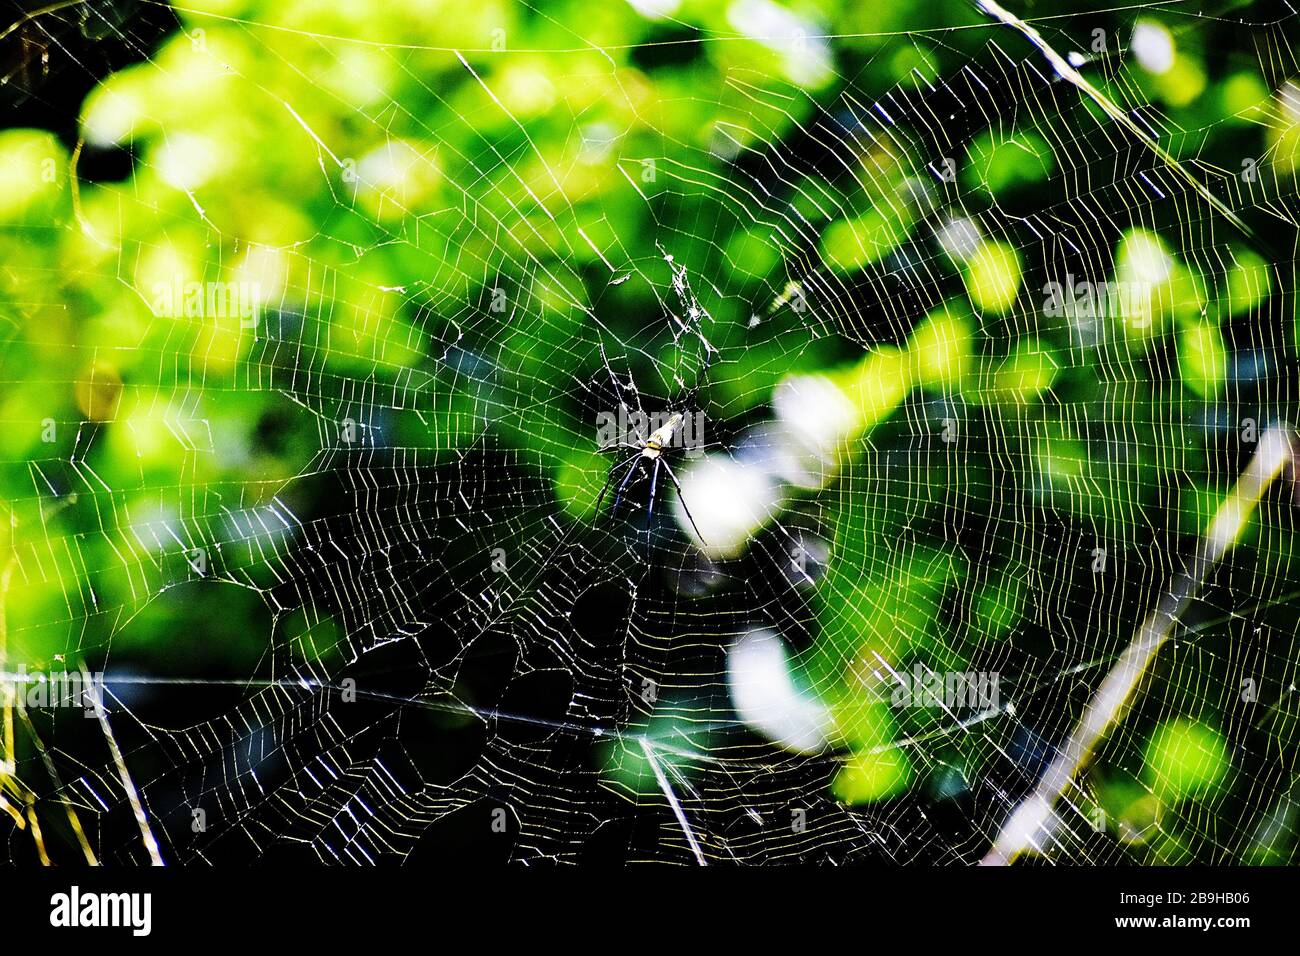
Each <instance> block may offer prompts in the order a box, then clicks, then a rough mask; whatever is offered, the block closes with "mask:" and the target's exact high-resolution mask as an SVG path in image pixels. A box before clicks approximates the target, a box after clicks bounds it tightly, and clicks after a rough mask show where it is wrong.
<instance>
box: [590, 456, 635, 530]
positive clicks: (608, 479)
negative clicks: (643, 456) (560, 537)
mask: <svg viewBox="0 0 1300 956" xmlns="http://www.w3.org/2000/svg"><path fill="white" fill-rule="evenodd" d="M636 458H637V456H636V455H633V456H632V457H631V458H625V459H623V460H622V461H620V462H619V463H618V464H617V465H614V466H612V467H611V468H610V469H609V474H607V475H606V476H605V483H604V484H603V485H601V487H600V494H599V495H597V496H596V507H595V509H594V510H593V512H592V520H593V521H595V520H596V517H597V516H598V515H599V514H600V506H601V505H602V504H603V503H604V501H605V495H606V494H607V493H608V492H609V486H610V485H611V484H613V482H614V475H615V474H616V473H617V472H618V470H619V469H620V468H622V467H623V466H624V465H627V464H631V463H632V462H634V461H635V460H636ZM619 490H620V491H621V490H622V486H621V485H620V486H619Z"/></svg>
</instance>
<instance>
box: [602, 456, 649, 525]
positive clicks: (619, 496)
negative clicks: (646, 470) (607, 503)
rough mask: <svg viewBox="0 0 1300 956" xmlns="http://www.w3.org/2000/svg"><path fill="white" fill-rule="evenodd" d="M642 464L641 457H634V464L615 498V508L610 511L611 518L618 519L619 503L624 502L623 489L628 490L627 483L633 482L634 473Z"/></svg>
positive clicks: (621, 483) (631, 465)
mask: <svg viewBox="0 0 1300 956" xmlns="http://www.w3.org/2000/svg"><path fill="white" fill-rule="evenodd" d="M640 463H641V456H640V455H634V456H633V457H632V464H630V465H629V466H628V469H627V474H626V475H624V476H623V480H622V481H621V482H620V483H619V486H618V494H616V495H615V496H614V507H613V508H610V509H609V516H610V517H611V518H616V517H618V506H619V503H620V502H621V501H622V500H623V489H624V488H626V487H627V483H628V482H629V481H631V480H632V473H633V472H634V471H636V466H637V465H639V464H640ZM620 467H621V466H620Z"/></svg>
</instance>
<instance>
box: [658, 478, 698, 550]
mask: <svg viewBox="0 0 1300 956" xmlns="http://www.w3.org/2000/svg"><path fill="white" fill-rule="evenodd" d="M664 469H665V470H666V471H667V472H668V477H669V478H670V479H671V480H672V483H673V487H674V488H676V489H677V500H678V501H680V502H681V503H682V510H683V511H685V512H686V518H687V520H688V521H690V523H691V527H692V528H694V529H695V534H696V536H697V537H698V538H699V539H700V540H701V541H704V543H705V544H708V543H709V542H708V541H706V540H705V538H704V535H702V534H700V527H699V525H697V524H696V523H695V516H694V515H692V514H691V509H690V508H688V507H686V496H685V495H684V494H682V483H681V482H680V481H678V480H677V475H676V474H675V473H674V472H673V466H672V465H670V464H668V462H666V461H665V462H664Z"/></svg>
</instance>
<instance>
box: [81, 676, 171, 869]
mask: <svg viewBox="0 0 1300 956" xmlns="http://www.w3.org/2000/svg"><path fill="white" fill-rule="evenodd" d="M81 675H82V679H83V680H84V681H85V687H86V693H87V694H88V695H89V696H90V699H91V702H92V703H93V704H94V707H95V716H96V717H98V718H99V726H100V728H101V729H102V730H103V731H104V739H105V740H107V741H108V749H109V751H110V752H111V753H112V754H113V763H114V764H115V765H116V766H117V773H118V776H119V777H120V778H121V780H122V786H123V787H124V788H125V789H126V797H127V799H128V800H129V801H130V802H131V809H132V810H133V811H134V812H135V822H136V823H137V824H138V825H139V827H140V836H141V838H142V839H143V840H144V847H145V849H146V850H148V851H149V859H150V861H151V862H152V863H153V865H154V866H162V865H163V858H162V853H161V852H160V851H159V849H158V841H157V840H156V839H155V838H154V835H153V830H152V829H151V828H150V826H149V817H148V816H147V815H146V814H145V812H144V804H142V803H141V802H140V795H139V794H138V793H137V792H136V789H135V783H134V782H133V781H132V780H131V772H130V771H129V770H127V769H126V760H125V759H123V757H122V748H120V747H119V746H118V745H117V738H116V737H114V736H113V728H112V727H110V726H109V724H108V713H107V711H105V710H104V701H103V699H102V697H101V695H100V692H99V688H98V687H97V686H96V685H95V682H94V680H93V679H92V678H91V676H90V672H89V671H88V670H86V665H85V664H82V665H81Z"/></svg>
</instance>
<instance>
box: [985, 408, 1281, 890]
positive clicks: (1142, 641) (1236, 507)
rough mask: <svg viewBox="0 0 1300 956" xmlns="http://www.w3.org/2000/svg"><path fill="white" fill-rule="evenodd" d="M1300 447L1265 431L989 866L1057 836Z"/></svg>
mask: <svg viewBox="0 0 1300 956" xmlns="http://www.w3.org/2000/svg"><path fill="white" fill-rule="evenodd" d="M1296 449H1297V445H1296V436H1295V433H1294V432H1293V431H1292V430H1291V429H1290V428H1288V427H1285V426H1274V427H1272V428H1270V429H1269V430H1268V431H1266V432H1265V433H1264V434H1263V435H1262V436H1260V439H1259V448H1258V449H1257V450H1256V452H1255V457H1254V458H1252V459H1251V460H1250V464H1248V465H1247V466H1246V469H1245V471H1243V472H1242V473H1241V477H1239V478H1238V479H1237V484H1236V486H1235V487H1234V488H1233V489H1232V491H1231V492H1229V493H1228V496H1227V497H1226V498H1225V499H1224V500H1223V503H1222V504H1220V505H1219V510H1218V511H1217V512H1216V513H1215V516H1214V520H1213V521H1211V522H1210V527H1209V529H1208V530H1207V531H1206V533H1205V536H1204V537H1203V538H1201V541H1200V544H1199V545H1198V547H1197V549H1196V554H1195V556H1194V557H1193V558H1192V561H1191V563H1190V565H1189V566H1188V567H1187V568H1186V569H1185V570H1184V571H1183V572H1182V573H1181V574H1180V575H1179V576H1178V577H1177V578H1176V579H1175V581H1174V583H1173V584H1172V585H1171V586H1170V588H1169V590H1168V591H1167V592H1166V593H1165V595H1164V597H1163V598H1161V600H1160V603H1159V604H1158V605H1157V606H1156V609H1155V610H1154V611H1152V612H1151V614H1150V616H1149V617H1148V618H1147V619H1146V621H1144V622H1143V624H1142V626H1141V627H1140V628H1139V629H1138V632H1137V634H1136V635H1135V636H1134V638H1133V640H1132V642H1131V643H1130V644H1129V646H1128V648H1127V649H1126V650H1125V651H1124V653H1123V654H1122V655H1120V658H1119V660H1118V661H1116V662H1115V666H1114V667H1112V668H1111V670H1110V673H1109V674H1107V675H1106V678H1105V680H1103V681H1102V683H1101V686H1100V687H1098V688H1097V692H1096V693H1095V694H1094V695H1093V698H1092V700H1091V701H1089V703H1088V706H1087V707H1086V708H1085V709H1084V712H1083V716H1082V717H1080V719H1079V722H1078V723H1077V724H1076V725H1075V727H1074V730H1073V732H1072V733H1071V734H1070V736H1069V738H1068V739H1067V740H1066V742H1065V745H1064V746H1063V747H1062V748H1061V750H1060V752H1059V753H1058V754H1057V757H1056V759H1055V760H1053V761H1052V764H1051V766H1049V767H1048V768H1047V771H1046V772H1045V773H1044V774H1043V776H1042V777H1041V778H1040V779H1039V781H1038V786H1036V787H1035V788H1034V790H1033V792H1032V793H1031V794H1030V795H1029V796H1028V797H1027V798H1025V800H1024V801H1022V802H1021V803H1020V805H1019V806H1017V807H1016V809H1015V810H1014V811H1013V812H1012V814H1011V816H1010V817H1008V818H1007V822H1006V823H1005V824H1003V826H1002V831H1001V832H1000V833H999V834H998V836H997V839H995V840H994V841H993V846H992V848H991V849H990V850H989V851H988V854H987V855H986V856H985V857H984V859H983V860H982V861H981V865H982V866H1003V865H1005V864H1007V863H1010V862H1012V861H1013V860H1015V858H1016V857H1017V856H1019V855H1020V854H1021V853H1024V852H1025V851H1027V850H1031V849H1037V848H1038V845H1039V841H1040V839H1041V838H1042V837H1043V836H1045V835H1048V834H1050V832H1051V825H1052V821H1053V814H1054V809H1053V808H1054V807H1055V804H1056V801H1057V800H1058V799H1059V798H1060V797H1061V795H1062V794H1063V793H1064V792H1065V790H1066V789H1067V788H1068V787H1069V786H1070V785H1071V784H1072V783H1073V781H1074V779H1075V777H1076V776H1077V775H1078V774H1079V772H1080V771H1081V770H1083V769H1084V768H1085V767H1086V766H1087V765H1088V763H1089V762H1090V761H1091V759H1092V756H1093V754H1094V752H1095V750H1096V747H1097V745H1098V744H1099V743H1100V742H1101V741H1102V740H1103V739H1104V738H1105V737H1106V735H1107V734H1108V733H1109V732H1110V730H1111V728H1112V727H1114V726H1115V725H1116V724H1117V723H1119V722H1120V721H1121V720H1122V719H1123V718H1124V715H1125V714H1126V713H1127V712H1128V709H1129V707H1130V705H1131V703H1132V699H1133V697H1134V695H1135V693H1136V691H1137V690H1138V686H1139V684H1140V683H1141V681H1142V677H1143V675H1144V674H1145V673H1146V671H1147V669H1148V667H1149V666H1150V664H1151V662H1152V660H1154V659H1155V656H1156V653H1157V652H1158V651H1159V650H1160V648H1161V647H1162V646H1164V644H1165V643H1166V642H1167V641H1168V640H1169V638H1170V637H1171V636H1172V635H1173V634H1174V631H1175V630H1176V628H1177V627H1178V624H1179V621H1180V618H1181V616H1182V614H1183V613H1184V612H1185V611H1186V610H1187V608H1188V607H1189V606H1190V605H1191V603H1192V602H1193V601H1194V600H1195V598H1196V595H1197V593H1198V592H1199V591H1200V589H1201V586H1202V585H1203V584H1204V583H1205V579H1206V577H1207V576H1208V575H1209V573H1210V571H1211V570H1212V569H1213V568H1214V566H1215V565H1217V564H1218V563H1219V561H1220V560H1222V558H1223V556H1224V555H1225V554H1227V552H1228V551H1229V550H1230V549H1231V548H1232V546H1233V545H1234V544H1236V543H1237V539H1238V538H1239V537H1240V536H1241V533H1242V531H1243V530H1244V529H1245V527H1246V523H1247V521H1249V519H1250V516H1251V515H1252V513H1253V512H1254V511H1255V508H1256V506H1257V505H1258V504H1259V502H1260V499H1261V498H1262V497H1263V495H1264V492H1265V491H1266V490H1267V489H1268V487H1269V485H1271V484H1272V483H1273V482H1274V481H1275V480H1276V479H1277V478H1278V477H1279V476H1280V475H1282V474H1283V473H1285V472H1287V471H1294V469H1295V468H1296Z"/></svg>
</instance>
